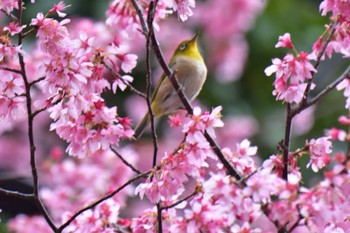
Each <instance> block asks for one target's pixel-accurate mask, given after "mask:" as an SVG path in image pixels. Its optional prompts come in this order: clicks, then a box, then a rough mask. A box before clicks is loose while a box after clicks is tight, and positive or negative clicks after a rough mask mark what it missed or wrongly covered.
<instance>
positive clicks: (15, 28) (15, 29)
mask: <svg viewBox="0 0 350 233" xmlns="http://www.w3.org/2000/svg"><path fill="white" fill-rule="evenodd" d="M26 27H27V26H26V25H22V26H19V25H18V24H17V23H14V22H11V23H9V24H8V25H7V26H6V27H4V29H3V30H4V31H8V32H9V33H10V35H11V36H14V35H16V34H18V33H20V32H22V30H23V29H24V28H26Z"/></svg>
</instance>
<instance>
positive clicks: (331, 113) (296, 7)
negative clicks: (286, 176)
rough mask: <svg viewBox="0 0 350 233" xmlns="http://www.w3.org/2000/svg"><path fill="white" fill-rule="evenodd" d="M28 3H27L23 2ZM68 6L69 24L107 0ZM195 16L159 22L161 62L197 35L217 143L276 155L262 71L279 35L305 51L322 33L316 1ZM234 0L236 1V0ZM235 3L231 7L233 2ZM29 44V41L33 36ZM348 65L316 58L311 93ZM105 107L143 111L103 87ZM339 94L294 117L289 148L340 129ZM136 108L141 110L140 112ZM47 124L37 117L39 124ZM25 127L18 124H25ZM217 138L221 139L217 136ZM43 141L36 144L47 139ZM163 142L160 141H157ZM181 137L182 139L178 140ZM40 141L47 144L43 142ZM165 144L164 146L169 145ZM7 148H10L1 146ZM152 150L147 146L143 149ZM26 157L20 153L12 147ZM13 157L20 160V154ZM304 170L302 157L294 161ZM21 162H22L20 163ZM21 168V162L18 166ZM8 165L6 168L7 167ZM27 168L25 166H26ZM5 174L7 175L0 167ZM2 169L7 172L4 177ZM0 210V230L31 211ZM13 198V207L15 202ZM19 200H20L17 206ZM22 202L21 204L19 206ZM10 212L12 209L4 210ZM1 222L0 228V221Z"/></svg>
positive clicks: (275, 120)
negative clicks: (219, 112)
mask: <svg viewBox="0 0 350 233" xmlns="http://www.w3.org/2000/svg"><path fill="white" fill-rule="evenodd" d="M28 2H29V1H28ZM53 2H54V1H37V4H35V5H31V4H28V7H27V10H26V11H25V19H24V22H27V23H28V22H30V19H31V18H32V17H34V16H35V15H36V13H37V12H38V11H43V12H46V11H47V10H48V9H50V8H51V7H52V3H53ZM65 2H66V4H67V5H71V6H70V7H69V8H68V9H67V13H68V17H70V18H72V21H73V22H74V21H75V20H76V21H78V19H81V18H87V20H88V21H91V20H92V21H104V20H105V19H106V15H105V11H106V9H107V7H108V4H109V2H108V1H104V0H74V1H73V0H72V1H65ZM196 2H197V7H196V8H195V9H194V15H193V17H191V18H189V19H188V20H187V21H185V22H181V21H180V20H178V18H177V17H176V15H173V16H170V17H168V18H167V19H165V20H164V21H161V22H159V25H160V31H159V32H158V34H157V36H158V38H159V41H160V44H161V47H162V49H163V50H164V53H165V56H166V58H167V59H169V58H170V56H171V53H172V52H171V51H173V50H174V48H175V47H176V45H177V43H179V42H180V41H181V40H183V39H187V38H190V37H192V36H193V34H194V33H195V32H197V31H199V32H200V46H201V51H202V53H203V55H204V58H205V60H206V62H207V65H208V68H209V74H208V79H207V82H206V84H205V86H204V88H203V91H202V92H201V94H200V96H199V97H198V101H197V102H196V103H195V104H198V105H200V106H202V107H203V109H207V110H210V109H211V108H212V107H215V106H218V105H222V106H223V117H224V118H223V119H224V122H225V124H226V126H225V128H223V129H220V130H219V131H218V135H219V136H218V140H219V144H220V145H221V146H223V147H224V146H230V147H234V146H235V144H236V143H237V142H238V141H240V140H242V139H243V138H248V139H249V140H251V142H252V144H253V145H257V146H258V148H259V149H258V153H259V158H260V160H261V161H262V160H263V159H264V158H266V157H268V156H270V155H271V154H274V153H276V152H277V150H276V147H277V144H278V142H279V141H280V140H281V139H282V138H283V135H284V118H285V106H284V105H283V103H281V102H276V101H275V98H274V96H272V90H273V86H272V83H273V80H274V79H273V77H266V76H265V74H264V69H265V68H266V67H267V66H269V65H270V64H271V59H272V58H274V57H280V58H282V57H283V56H284V54H285V53H286V52H289V51H287V50H285V49H275V48H274V46H275V44H276V42H277V40H278V36H279V35H283V34H284V33H285V32H289V33H290V34H291V36H292V40H293V43H294V45H295V46H296V48H297V49H298V50H299V51H306V52H311V48H312V45H313V43H314V42H315V41H316V40H317V38H318V37H319V36H320V35H321V34H322V33H323V31H324V29H325V28H324V24H326V23H328V20H327V18H326V17H322V16H321V15H320V12H319V4H320V2H321V1H316V0H284V1H280V0H270V1H264V0H256V1H253V0H251V1H246V0H241V1H233V0H232V1H231V0H215V1H214V0H207V1H199V0H197V1H196ZM238 3H239V5H237V4H238ZM235 4H236V5H235ZM31 39H32V40H31V41H33V40H34V39H35V38H34V37H32V38H31ZM31 41H27V43H26V45H25V47H26V48H30V46H31ZM131 43H132V44H134V47H133V50H134V51H133V52H134V53H136V54H138V56H139V60H138V65H137V67H136V68H135V69H134V71H133V73H132V76H133V77H134V79H135V80H134V83H133V85H134V86H135V87H136V88H137V89H139V90H141V91H144V88H145V60H144V54H145V51H144V47H142V45H143V43H144V41H143V39H142V38H141V36H139V37H138V36H136V38H135V41H132V42H131ZM152 64H153V69H152V71H153V72H152V78H153V79H154V81H155V80H156V79H157V78H158V77H159V75H160V72H161V71H160V70H159V68H158V65H157V63H156V62H155V61H154V62H153V63H152ZM346 65H347V64H346V62H345V61H344V60H342V58H341V57H337V56H335V57H333V58H332V60H326V61H324V62H322V63H321V65H320V67H319V70H318V73H317V74H316V78H315V83H316V84H317V87H316V89H315V90H313V91H312V93H311V96H313V95H316V94H317V93H318V92H319V91H320V90H322V89H323V88H324V87H325V86H327V84H329V83H330V82H331V81H332V80H335V79H336V78H337V77H338V76H339V75H340V74H341V73H342V72H343V70H344V69H345V67H346ZM104 97H105V98H106V100H107V103H108V105H110V106H114V105H117V106H118V112H119V114H120V115H124V116H125V115H130V116H131V118H132V119H133V121H134V122H135V124H136V123H137V121H138V120H139V119H140V118H141V117H142V115H143V114H144V112H145V109H146V105H145V103H144V101H142V100H141V98H139V97H137V96H135V95H134V94H133V93H131V92H130V91H129V90H126V91H125V92H124V93H120V92H119V93H118V94H117V95H115V94H113V93H111V92H106V93H105V96H104ZM344 105H345V99H344V98H343V96H342V93H341V92H337V91H333V92H331V93H330V94H329V95H327V96H326V97H325V98H323V99H322V100H321V101H320V102H319V103H318V104H317V105H316V106H313V107H312V108H310V109H308V110H306V111H305V112H304V113H303V114H301V115H300V116H299V117H298V118H297V119H296V121H295V124H294V126H293V139H292V144H291V148H292V149H296V148H298V147H302V146H303V144H304V142H305V140H306V139H308V138H315V137H319V136H321V135H323V134H324V130H325V129H329V128H331V127H341V126H340V125H339V123H338V117H339V116H340V115H347V114H348V113H347V112H346V110H345V109H344ZM139 109H141V110H139ZM45 120H46V121H47V119H46V118H45V117H43V121H45ZM166 121H167V119H166V118H163V119H161V120H160V122H159V124H158V130H159V134H160V136H161V138H164V140H163V139H161V143H164V145H163V147H164V148H167V147H168V146H169V141H172V140H173V139H174V138H176V136H177V135H178V132H177V133H176V130H174V132H172V131H171V133H169V132H170V131H169V130H168V126H167V122H166ZM48 125H49V123H45V124H43V127H42V128H39V129H38V130H41V129H42V130H47V129H48ZM23 127H24V125H23ZM220 135H221V136H220ZM17 136H18V135H17V134H16V133H13V132H11V133H6V134H3V135H1V136H0V137H1V145H2V148H1V149H0V153H1V154H2V155H1V156H0V159H1V160H0V171H2V173H0V176H1V177H0V184H1V187H11V188H14V189H19V190H27V191H28V192H29V191H30V182H26V181H23V180H22V179H21V180H20V181H18V180H16V179H10V180H9V179H8V176H7V175H11V169H12V168H13V169H15V168H14V167H16V164H17V161H16V160H11V159H8V158H9V157H11V158H12V156H13V155H12V154H11V153H9V152H11V151H12V152H13V150H11V149H10V148H11V145H12V144H11V143H12V141H11V139H12V140H24V141H25V140H26V138H25V137H23V138H20V139H18V138H17ZM51 136H52V140H50V142H49V143H48V144H47V145H46V144H45V146H46V148H50V149H47V151H45V150H44V151H42V154H43V155H42V156H44V157H45V153H52V150H53V149H52V148H55V147H62V148H64V147H65V144H64V143H63V142H60V141H59V142H57V141H55V140H58V139H57V138H55V137H54V135H52V134H51ZM44 139H46V138H43V139H42V141H43V142H45V140H44ZM162 140H163V141H162ZM180 140H181V139H180ZM149 142H150V137H149V135H145V137H144V138H143V139H142V140H141V141H140V142H138V143H139V145H137V147H138V149H139V151H141V150H143V151H147V150H145V148H146V149H147V148H148V147H147V144H149ZM45 143H46V142H45ZM167 143H168V144H167ZM5 145H7V146H8V148H6V147H5ZM148 149H150V148H148ZM334 150H335V151H337V150H346V147H345V145H342V144H335V147H334ZM16 153H17V154H24V155H25V154H26V152H25V151H21V152H16ZM18 160H21V159H20V158H19V159H18ZM300 162H301V163H302V164H303V165H301V167H302V168H305V164H306V159H305V161H304V159H303V158H302V159H301V161H300ZM18 164H20V161H18ZM22 165H23V166H25V164H22ZM9 167H11V169H9ZM26 169H27V170H28V169H29V168H28V167H27V168H26ZM3 171H6V172H3ZM3 174H6V175H3ZM303 174H304V175H305V178H303V181H304V182H305V184H306V185H309V184H312V183H314V182H315V180H317V175H315V174H313V173H312V172H310V171H309V170H306V169H305V170H303ZM0 198H1V199H0V209H4V210H7V211H3V212H2V213H1V215H0V216H1V219H2V222H1V223H0V232H6V229H5V227H4V223H6V219H7V218H8V217H11V216H13V215H15V214H16V213H18V212H23V211H24V212H27V213H33V212H35V208H34V207H33V206H30V204H29V203H25V204H21V203H19V202H17V200H12V199H5V197H1V196H0ZM14 203H17V204H14ZM18 203H19V204H18ZM23 206H26V208H23ZM9 210H10V211H9ZM1 224H2V225H1Z"/></svg>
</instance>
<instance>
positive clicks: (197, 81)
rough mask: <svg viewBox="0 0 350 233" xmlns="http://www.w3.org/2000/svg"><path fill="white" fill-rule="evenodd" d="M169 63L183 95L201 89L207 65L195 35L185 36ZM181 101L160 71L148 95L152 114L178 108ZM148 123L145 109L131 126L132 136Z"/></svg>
mask: <svg viewBox="0 0 350 233" xmlns="http://www.w3.org/2000/svg"><path fill="white" fill-rule="evenodd" d="M169 67H170V69H171V70H173V71H176V76H177V80H178V82H179V84H180V86H181V87H182V90H183V92H184V94H185V95H186V97H187V98H188V99H189V100H190V101H193V100H194V99H195V98H196V97H197V95H198V94H199V92H200V91H201V89H202V87H203V84H204V82H205V80H206V77H207V67H206V66H205V63H204V60H203V58H202V56H201V54H200V53H199V50H198V47H197V35H196V36H195V37H194V38H192V39H191V40H185V41H183V42H181V43H180V45H179V46H178V47H177V49H176V50H175V53H174V55H173V57H172V58H171V60H170V63H169ZM182 106H183V105H182V102H181V100H180V98H179V97H178V94H177V93H176V91H175V89H174V87H173V85H172V84H171V82H170V80H169V79H168V78H167V77H166V75H165V74H164V73H163V74H162V76H161V77H160V79H159V81H158V82H157V85H156V88H155V90H154V93H153V96H152V99H151V108H152V112H153V114H154V116H155V118H158V117H161V116H163V115H165V114H169V113H172V112H174V111H176V110H177V109H179V108H181V107H182ZM149 124H150V116H149V113H146V114H145V116H144V117H143V119H142V120H141V122H140V123H139V124H138V125H137V126H136V128H135V135H134V136H135V138H139V137H140V136H141V135H142V133H143V131H144V130H145V129H146V128H147V126H148V125H149Z"/></svg>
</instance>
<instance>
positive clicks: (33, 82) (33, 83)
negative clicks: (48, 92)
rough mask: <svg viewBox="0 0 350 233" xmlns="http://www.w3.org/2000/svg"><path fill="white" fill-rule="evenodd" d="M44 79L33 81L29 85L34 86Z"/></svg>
mask: <svg viewBox="0 0 350 233" xmlns="http://www.w3.org/2000/svg"><path fill="white" fill-rule="evenodd" d="M45 78H46V77H41V78H38V79H35V80H34V81H32V82H30V83H29V85H30V86H34V85H35V84H37V83H39V82H41V81H43V80H45Z"/></svg>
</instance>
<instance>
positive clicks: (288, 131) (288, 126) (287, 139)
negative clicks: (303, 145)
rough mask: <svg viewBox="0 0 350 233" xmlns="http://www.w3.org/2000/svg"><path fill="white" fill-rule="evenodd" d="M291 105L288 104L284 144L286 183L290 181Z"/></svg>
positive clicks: (283, 175)
mask: <svg viewBox="0 0 350 233" xmlns="http://www.w3.org/2000/svg"><path fill="white" fill-rule="evenodd" d="M291 111H292V110H291V105H290V104H287V116H286V125H285V127H286V128H285V131H284V140H283V144H282V150H283V174H282V178H283V179H284V180H285V181H288V162H289V145H290V136H291V131H292V122H293V116H292V113H291Z"/></svg>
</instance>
